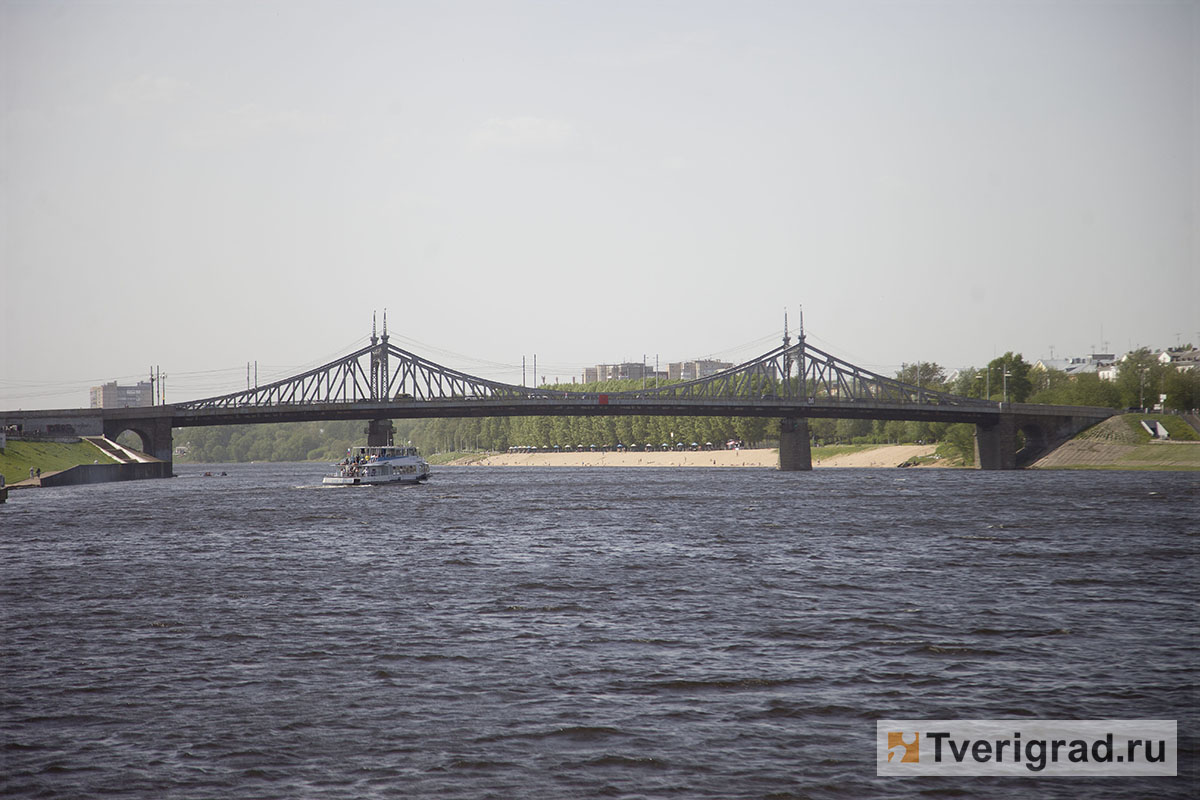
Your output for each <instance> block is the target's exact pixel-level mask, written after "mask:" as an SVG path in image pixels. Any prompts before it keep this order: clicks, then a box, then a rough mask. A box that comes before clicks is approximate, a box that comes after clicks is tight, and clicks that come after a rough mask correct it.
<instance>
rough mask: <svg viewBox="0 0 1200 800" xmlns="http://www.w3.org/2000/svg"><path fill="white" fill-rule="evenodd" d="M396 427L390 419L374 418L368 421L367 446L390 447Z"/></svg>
mask: <svg viewBox="0 0 1200 800" xmlns="http://www.w3.org/2000/svg"><path fill="white" fill-rule="evenodd" d="M393 433H394V428H393V427H392V421H391V420H390V419H373V420H371V421H370V422H369V423H367V447H388V446H389V445H391V444H392V435H393Z"/></svg>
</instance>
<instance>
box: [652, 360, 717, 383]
mask: <svg viewBox="0 0 1200 800" xmlns="http://www.w3.org/2000/svg"><path fill="white" fill-rule="evenodd" d="M732 366H733V364H730V363H729V362H727V361H703V360H701V361H677V362H675V363H673V364H668V365H667V377H669V378H670V379H671V380H673V381H695V380H699V379H700V378H707V377H708V376H709V375H716V374H717V373H718V372H720V371H722V370H726V369H730V368H731V367H732Z"/></svg>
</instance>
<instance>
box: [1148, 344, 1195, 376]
mask: <svg viewBox="0 0 1200 800" xmlns="http://www.w3.org/2000/svg"><path fill="white" fill-rule="evenodd" d="M1158 360H1159V363H1161V364H1165V365H1168V366H1172V367H1174V368H1175V369H1177V370H1180V371H1181V372H1182V371H1184V370H1189V369H1197V368H1200V350H1197V349H1196V348H1194V347H1189V348H1188V349H1186V350H1185V349H1183V348H1180V349H1178V350H1175V349H1168V350H1164V351H1163V352H1162V353H1160V354H1159V356H1158Z"/></svg>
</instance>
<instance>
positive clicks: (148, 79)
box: [109, 74, 186, 108]
mask: <svg viewBox="0 0 1200 800" xmlns="http://www.w3.org/2000/svg"><path fill="white" fill-rule="evenodd" d="M185 89H186V85H185V84H184V83H182V82H181V81H177V80H175V79H174V78H170V77H167V76H165V75H146V74H142V75H139V76H137V77H136V78H132V79H131V80H127V81H121V82H120V83H117V84H114V85H113V87H112V88H111V90H110V91H109V97H110V98H111V99H112V101H113V102H114V103H116V104H117V105H119V106H124V107H126V108H145V107H148V106H161V105H165V104H169V103H174V102H175V101H177V100H178V99H179V98H180V96H181V95H182V94H183V92H184V90H185Z"/></svg>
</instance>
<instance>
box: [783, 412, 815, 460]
mask: <svg viewBox="0 0 1200 800" xmlns="http://www.w3.org/2000/svg"><path fill="white" fill-rule="evenodd" d="M779 469H780V470H782V471H784V472H803V471H805V470H810V469H812V448H811V447H810V446H809V440H808V420H807V419H806V418H805V417H784V418H783V419H781V420H779Z"/></svg>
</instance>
